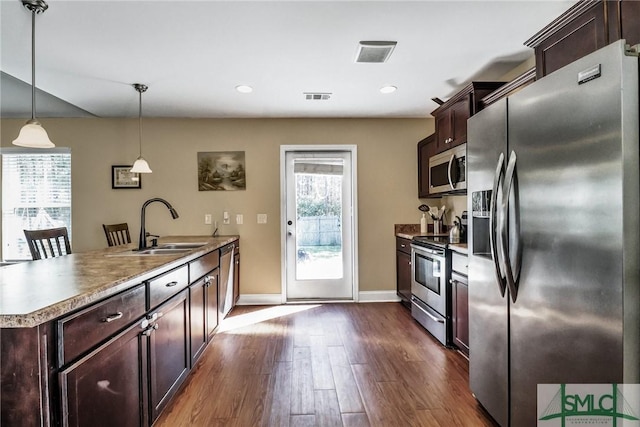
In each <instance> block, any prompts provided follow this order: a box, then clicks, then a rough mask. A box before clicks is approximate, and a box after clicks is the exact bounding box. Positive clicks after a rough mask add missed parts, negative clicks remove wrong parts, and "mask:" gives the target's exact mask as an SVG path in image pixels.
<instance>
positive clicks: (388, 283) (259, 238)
mask: <svg viewBox="0 0 640 427" xmlns="http://www.w3.org/2000/svg"><path fill="white" fill-rule="evenodd" d="M23 122H24V121H23V120H6V119H5V120H2V121H1V125H2V127H1V138H2V139H1V140H0V142H1V145H2V146H10V145H11V141H12V140H13V139H14V138H15V136H16V135H17V134H18V130H19V128H20V126H22V124H23ZM41 122H42V124H43V126H44V127H45V128H46V129H47V131H48V132H49V135H50V137H51V139H52V140H53V141H54V142H55V143H56V145H57V146H59V147H70V148H71V152H72V157H71V158H72V192H73V194H72V197H73V202H72V203H73V212H72V215H73V230H72V231H73V237H72V247H73V250H74V251H76V252H80V251H86V250H90V249H95V248H101V247H104V246H106V241H105V237H104V235H103V232H102V228H101V224H103V223H115V222H120V221H123V222H128V223H129V226H130V228H131V229H132V234H133V236H132V237H133V238H134V240H136V241H137V233H138V232H139V224H140V207H141V205H142V203H143V202H144V201H145V200H147V199H149V198H151V197H162V198H165V199H167V200H168V201H169V202H170V203H171V204H172V205H173V206H174V207H175V208H176V209H177V210H178V212H179V214H180V218H179V219H177V220H172V219H171V216H170V215H169V212H168V211H167V210H166V209H165V207H164V206H162V205H160V204H157V203H156V204H152V205H150V206H149V207H148V208H147V230H148V231H151V232H154V233H157V234H162V235H176V234H188V235H198V234H211V233H212V232H213V227H212V226H211V225H205V224H204V215H205V213H211V214H213V217H214V219H215V220H218V222H219V223H220V224H219V227H220V233H221V234H236V233H237V234H239V235H240V236H241V242H242V270H241V274H242V276H241V277H242V285H241V286H242V288H241V293H242V294H261V293H265V294H270V293H280V287H281V281H280V165H279V162H280V158H279V150H280V146H281V145H296V144H354V145H357V147H358V165H357V166H358V198H359V200H358V212H359V230H358V232H359V264H360V270H359V275H360V290H361V291H374V290H394V289H395V281H396V277H395V245H394V236H393V224H395V223H417V222H418V221H419V217H420V215H419V213H420V212H419V211H418V210H417V206H418V205H419V204H420V203H421V201H420V200H419V199H418V198H417V192H418V190H417V164H416V144H417V142H418V141H419V140H420V139H422V138H424V137H425V136H427V135H429V134H431V133H433V131H434V123H433V119H431V118H429V119H385V120H376V119H338V120H332V119H290V120H289V119H144V142H143V154H144V157H145V158H146V159H147V160H148V161H149V164H150V165H151V168H152V169H153V171H154V172H153V174H151V175H145V176H143V179H142V189H141V190H112V189H111V165H118V164H131V163H132V162H133V160H134V159H135V158H136V157H137V155H138V145H137V141H138V139H137V138H138V121H137V119H42V120H41ZM231 150H233V151H245V152H246V170H247V189H246V191H233V192H205V191H203V192H200V191H198V188H197V174H196V171H197V162H196V153H197V152H199V151H231ZM434 204H435V202H434ZM225 209H226V210H228V211H229V212H230V214H231V218H232V225H221V223H222V212H223V211H224V210H225ZM236 213H242V214H244V224H243V225H235V224H234V223H235V214H236ZM258 213H266V214H267V215H268V223H267V224H266V225H258V224H257V223H256V215H257V214H258ZM0 238H1V236H0ZM123 262H124V261H123Z"/></svg>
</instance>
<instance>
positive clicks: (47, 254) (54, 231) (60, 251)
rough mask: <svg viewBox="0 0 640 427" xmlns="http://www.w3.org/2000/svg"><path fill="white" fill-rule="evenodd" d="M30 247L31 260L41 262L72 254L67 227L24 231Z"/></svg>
mask: <svg viewBox="0 0 640 427" xmlns="http://www.w3.org/2000/svg"><path fill="white" fill-rule="evenodd" d="M24 235H25V237H26V239H27V244H28V245H29V252H31V258H33V259H34V260H39V259H43V258H54V257H58V256H63V255H68V254H70V253H71V244H70V243H69V234H68V233H67V228H66V227H58V228H50V229H47V230H24Z"/></svg>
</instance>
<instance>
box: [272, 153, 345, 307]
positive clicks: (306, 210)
mask: <svg viewBox="0 0 640 427" xmlns="http://www.w3.org/2000/svg"><path fill="white" fill-rule="evenodd" d="M284 154H285V156H284V168H285V172H284V183H283V190H284V192H285V194H284V199H285V204H286V208H285V213H284V217H283V228H282V231H283V233H284V234H285V236H284V256H285V262H284V263H283V266H284V271H283V276H284V277H285V278H286V279H285V280H286V282H285V288H286V300H287V301H291V300H299V299H349V300H350V299H353V294H354V292H353V288H354V285H353V283H354V282H353V277H354V274H353V258H354V255H353V230H354V226H353V221H354V218H353V214H352V213H353V205H354V203H353V197H352V194H353V187H352V181H353V180H352V153H351V152H350V151H286V152H285V153H284Z"/></svg>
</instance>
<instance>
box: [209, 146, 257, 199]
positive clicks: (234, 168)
mask: <svg viewBox="0 0 640 427" xmlns="http://www.w3.org/2000/svg"><path fill="white" fill-rule="evenodd" d="M246 189H247V177H246V174H245V160H244V151H208V152H199V153H198V191H235V190H246Z"/></svg>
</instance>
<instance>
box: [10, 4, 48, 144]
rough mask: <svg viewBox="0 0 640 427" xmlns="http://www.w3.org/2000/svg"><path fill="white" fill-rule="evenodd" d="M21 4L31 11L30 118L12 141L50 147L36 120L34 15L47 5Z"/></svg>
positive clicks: (42, 10) (46, 135)
mask: <svg viewBox="0 0 640 427" xmlns="http://www.w3.org/2000/svg"><path fill="white" fill-rule="evenodd" d="M22 5H23V6H24V7H25V8H26V9H27V10H29V11H30V12H31V120H29V121H27V123H26V124H25V125H24V126H22V129H20V133H19V134H18V137H17V138H16V139H14V140H13V142H12V143H13V145H18V146H20V147H29V148H52V147H55V144H54V143H53V142H51V140H50V139H49V135H48V134H47V131H46V130H44V128H43V127H42V125H41V124H40V123H38V121H37V120H36V15H37V14H38V13H42V12H44V11H45V10H47V8H48V7H49V6H48V5H47V3H45V2H44V1H42V0H22Z"/></svg>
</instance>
